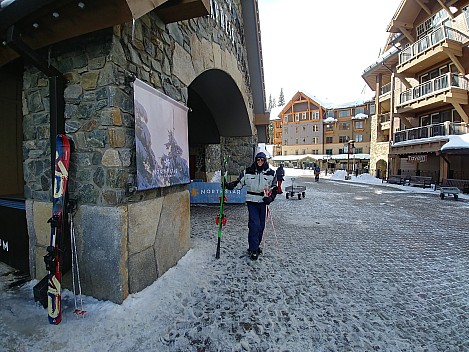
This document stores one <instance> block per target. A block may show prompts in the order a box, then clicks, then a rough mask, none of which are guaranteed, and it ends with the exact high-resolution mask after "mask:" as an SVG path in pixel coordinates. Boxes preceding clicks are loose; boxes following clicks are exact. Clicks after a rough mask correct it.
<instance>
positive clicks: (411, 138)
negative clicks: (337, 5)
mask: <svg viewBox="0 0 469 352" xmlns="http://www.w3.org/2000/svg"><path fill="white" fill-rule="evenodd" d="M468 4H469V1H433V2H428V3H424V2H420V1H415V0H405V1H402V2H401V4H400V6H399V8H398V9H397V11H396V13H395V15H394V17H393V18H392V20H391V22H390V24H389V26H388V28H387V31H388V32H389V33H390V35H389V39H388V41H387V43H386V48H385V49H386V50H388V51H387V52H386V53H385V54H384V55H383V57H382V58H381V59H380V61H379V62H377V63H375V64H373V65H371V66H369V67H368V68H367V69H366V70H365V72H364V73H363V79H364V80H365V81H366V82H367V83H368V85H369V86H370V88H371V89H372V90H374V91H375V92H376V93H377V94H376V101H375V103H376V114H375V116H374V117H373V119H374V124H373V131H372V135H373V141H372V149H373V151H374V153H372V156H371V165H370V166H371V169H372V170H373V169H374V170H375V171H376V173H377V174H378V175H379V176H380V177H385V175H386V174H404V175H409V176H412V175H422V176H431V177H432V180H433V182H436V183H437V182H440V181H441V180H442V179H443V178H465V179H467V178H469V168H468V167H467V166H464V165H468V161H469V160H468V157H469V149H467V148H466V149H465V150H464V148H463V149H461V150H451V151H444V150H445V148H444V147H443V146H444V145H445V144H446V143H447V142H448V141H449V140H450V139H451V136H452V135H460V134H466V133H468V124H469V117H468V116H469V106H468V89H469V80H468V77H469V76H468V72H469V48H468V44H469V8H468ZM415 156H422V157H421V158H415ZM423 156H425V157H423ZM415 160H420V161H419V162H417V161H415ZM422 160H423V161H422ZM384 165H385V166H384Z"/></svg>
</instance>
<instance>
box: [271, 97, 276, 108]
mask: <svg viewBox="0 0 469 352" xmlns="http://www.w3.org/2000/svg"><path fill="white" fill-rule="evenodd" d="M272 107H273V108H276V107H277V102H276V101H275V98H274V99H272Z"/></svg>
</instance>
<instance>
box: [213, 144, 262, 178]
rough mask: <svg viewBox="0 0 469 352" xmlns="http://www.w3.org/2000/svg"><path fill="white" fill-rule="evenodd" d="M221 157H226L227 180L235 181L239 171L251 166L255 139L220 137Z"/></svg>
mask: <svg viewBox="0 0 469 352" xmlns="http://www.w3.org/2000/svg"><path fill="white" fill-rule="evenodd" d="M221 141H222V155H221V157H222V158H223V157H224V156H227V157H228V175H229V179H230V180H232V179H236V177H238V175H239V174H240V172H241V171H243V170H244V169H246V167H248V166H249V165H251V164H252V162H253V160H254V152H255V148H256V146H257V137H256V136H248V137H222V138H221Z"/></svg>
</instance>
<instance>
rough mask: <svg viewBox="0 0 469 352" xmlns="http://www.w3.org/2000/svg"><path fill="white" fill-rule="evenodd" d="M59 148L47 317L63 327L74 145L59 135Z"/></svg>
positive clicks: (47, 260) (48, 249) (48, 264)
mask: <svg viewBox="0 0 469 352" xmlns="http://www.w3.org/2000/svg"><path fill="white" fill-rule="evenodd" d="M55 145H56V147H55V176H54V198H53V203H52V217H51V218H50V219H49V223H50V226H51V233H50V245H49V247H47V255H46V256H45V257H44V261H45V263H46V268H47V271H48V283H47V313H48V315H49V323H51V324H59V323H60V322H61V320H62V312H61V300H60V290H61V281H62V273H61V262H62V253H63V248H62V245H61V244H62V243H63V241H64V238H63V236H64V235H65V233H64V232H65V221H64V214H65V209H64V208H65V200H66V197H65V192H66V191H67V181H68V166H69V164H70V142H69V140H68V139H67V137H66V136H65V135H63V134H59V135H57V138H56V140H55Z"/></svg>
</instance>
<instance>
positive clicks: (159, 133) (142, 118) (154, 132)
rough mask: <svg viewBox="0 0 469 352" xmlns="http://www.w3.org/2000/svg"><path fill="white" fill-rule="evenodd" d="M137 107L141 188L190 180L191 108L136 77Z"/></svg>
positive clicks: (138, 162) (138, 177) (136, 134)
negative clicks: (189, 117) (189, 124)
mask: <svg viewBox="0 0 469 352" xmlns="http://www.w3.org/2000/svg"><path fill="white" fill-rule="evenodd" d="M134 109H135V144H136V151H137V155H136V159H137V160H136V161H137V188H138V189H139V190H146V189H152V188H161V187H168V186H173V185H178V184H186V183H189V182H190V175H189V142H188V123H187V111H188V108H187V107H186V106H184V105H182V104H181V103H179V102H177V101H175V100H174V99H171V98H170V97H168V96H167V95H165V94H163V93H161V92H159V91H158V90H156V89H154V88H153V87H151V86H149V85H148V84H146V83H144V82H142V81H140V80H138V79H136V80H135V82H134Z"/></svg>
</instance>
